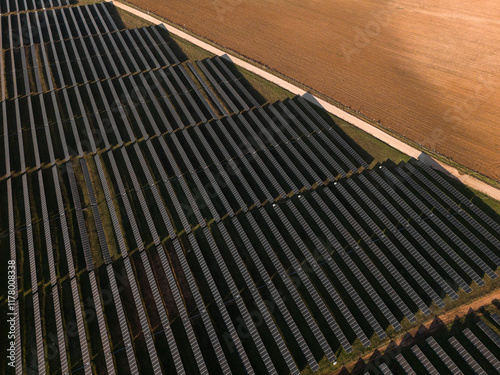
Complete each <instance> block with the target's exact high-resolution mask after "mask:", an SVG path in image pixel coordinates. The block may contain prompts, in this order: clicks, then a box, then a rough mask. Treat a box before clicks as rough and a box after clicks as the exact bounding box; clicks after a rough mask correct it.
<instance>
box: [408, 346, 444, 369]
mask: <svg viewBox="0 0 500 375" xmlns="http://www.w3.org/2000/svg"><path fill="white" fill-rule="evenodd" d="M411 351H412V352H413V354H415V355H416V356H417V358H418V360H419V361H420V363H421V364H422V365H423V366H424V367H425V369H426V370H427V372H428V373H429V374H430V375H439V372H438V370H436V368H435V367H434V365H433V364H432V363H431V362H430V361H429V359H428V358H427V357H426V356H425V354H424V353H423V352H422V351H421V350H420V348H419V347H418V346H417V345H415V346H413V347H412V348H411Z"/></svg>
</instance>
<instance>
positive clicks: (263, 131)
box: [247, 111, 321, 194]
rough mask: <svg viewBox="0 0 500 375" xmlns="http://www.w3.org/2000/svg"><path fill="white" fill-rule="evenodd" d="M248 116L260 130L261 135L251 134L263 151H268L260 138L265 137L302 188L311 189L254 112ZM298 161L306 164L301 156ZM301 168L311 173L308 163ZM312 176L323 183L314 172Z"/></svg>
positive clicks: (253, 132)
mask: <svg viewBox="0 0 500 375" xmlns="http://www.w3.org/2000/svg"><path fill="white" fill-rule="evenodd" d="M248 116H249V117H250V118H251V121H250V122H253V123H254V124H255V126H256V127H257V128H258V129H259V133H258V134H257V133H255V131H254V130H253V129H252V133H251V134H252V136H253V137H254V138H255V140H256V141H257V142H258V144H259V147H260V148H261V149H265V150H268V149H267V146H266V145H265V144H264V142H263V141H262V139H261V138H260V136H261V137H264V139H266V140H267V142H268V143H270V144H272V145H273V147H274V149H275V150H276V151H277V152H278V154H279V156H280V157H281V158H282V159H283V161H284V163H285V164H286V165H287V166H288V167H289V168H291V169H292V172H293V175H294V177H296V178H298V179H299V180H300V183H301V187H305V188H306V189H310V188H311V184H310V183H309V182H308V181H307V179H306V178H305V177H304V175H303V174H302V173H301V172H300V171H299V169H298V168H297V167H296V166H295V164H294V163H293V162H292V160H290V158H289V157H288V155H287V154H286V152H285V151H284V150H283V149H282V147H281V145H280V144H279V143H277V142H276V140H275V139H274V138H273V137H272V135H271V133H269V131H268V130H267V127H266V126H265V125H264V124H263V123H262V122H261V121H260V120H259V119H258V118H257V116H256V115H255V113H254V111H250V112H248ZM247 123H248V122H247ZM248 125H249V127H250V124H249V123H248ZM249 131H250V129H249ZM294 150H295V149H294ZM268 152H269V150H268ZM295 152H296V153H297V151H296V150H295ZM297 154H298V153H297ZM299 156H300V155H299ZM298 159H299V161H304V162H305V160H304V159H303V158H302V157H301V156H300V158H298ZM301 167H302V168H306V169H307V170H308V171H310V166H309V165H308V164H307V163H305V164H302V165H301ZM311 175H312V176H314V177H316V181H321V179H320V178H319V177H318V176H317V175H316V174H315V173H314V172H313V173H312V174H311ZM314 177H313V178H314ZM288 178H290V177H288ZM313 183H314V181H313ZM289 185H290V183H289ZM296 188H297V187H296ZM298 192H299V190H297V191H296V193H297V194H298Z"/></svg>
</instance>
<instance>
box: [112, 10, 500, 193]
mask: <svg viewBox="0 0 500 375" xmlns="http://www.w3.org/2000/svg"><path fill="white" fill-rule="evenodd" d="M105 1H106V2H110V3H113V4H114V5H115V6H116V7H117V8H120V9H123V10H125V11H127V12H129V13H132V14H133V15H136V16H138V17H141V18H143V19H145V20H146V21H149V22H151V23H153V24H155V25H161V26H163V27H165V29H166V30H167V31H168V32H169V33H172V34H174V35H176V36H178V37H180V38H182V39H185V40H187V41H188V42H190V43H192V44H194V45H196V46H198V47H200V48H203V49H204V50H207V51H209V52H211V53H213V54H214V55H217V56H221V57H224V58H226V59H229V60H230V61H231V62H233V63H234V64H235V65H238V66H240V67H242V68H244V69H246V70H248V71H250V72H252V73H254V74H256V75H258V76H260V77H261V78H264V79H266V80H268V81H269V82H271V83H274V84H276V85H278V86H280V87H281V88H284V89H285V90H288V91H290V92H291V93H293V94H295V95H301V96H303V97H304V99H306V100H307V101H309V102H311V103H314V104H316V105H318V106H320V107H322V108H324V109H325V110H326V111H327V112H329V113H331V114H332V115H334V116H336V117H338V118H340V119H342V120H344V121H347V122H348V123H349V124H351V125H353V126H355V127H357V128H359V129H361V130H363V131H364V132H366V133H368V134H370V135H372V136H373V137H375V138H377V139H378V140H379V141H381V142H384V143H386V144H388V145H389V146H391V147H393V148H395V149H396V150H398V151H400V152H402V153H404V154H406V155H409V156H411V157H413V158H415V159H419V160H421V161H423V162H424V163H426V164H427V165H429V166H430V167H432V168H434V169H437V170H440V171H441V172H445V173H447V174H448V175H450V176H452V177H454V178H456V179H458V180H460V181H461V182H462V183H463V184H464V185H467V186H469V187H471V188H474V189H476V190H478V191H480V192H481V193H484V194H486V195H488V196H490V197H492V198H493V199H496V200H498V201H500V190H499V189H497V188H495V187H493V186H491V185H489V184H487V183H486V182H483V181H481V180H479V179H477V178H475V177H473V176H470V175H468V174H464V173H463V172H460V171H459V170H458V169H456V168H454V167H452V166H451V165H448V164H445V163H443V162H441V161H439V160H436V159H434V158H433V157H431V156H430V155H428V154H426V153H425V152H422V151H420V150H418V149H416V148H415V147H412V146H410V145H408V144H406V143H405V142H403V141H400V140H399V139H397V138H395V137H393V136H392V135H390V134H388V133H386V132H385V131H383V130H381V129H379V128H377V127H376V126H374V125H371V124H370V123H368V122H366V121H364V120H362V119H360V118H358V117H356V116H354V115H352V114H350V113H348V112H346V111H344V110H343V109H341V108H339V107H337V106H335V105H333V104H331V103H328V102H326V101H325V100H323V99H320V98H318V97H316V96H314V95H313V94H311V93H309V92H307V91H305V90H304V89H301V88H300V87H298V86H296V85H294V84H292V83H290V82H288V81H285V80H284V79H282V78H279V77H277V76H275V75H274V74H271V73H269V72H266V71H265V70H263V69H261V68H259V67H257V66H255V65H253V64H250V63H248V62H246V61H244V60H242V59H240V58H238V57H236V56H233V55H231V54H229V53H227V52H225V51H223V50H221V49H219V48H217V47H214V46H213V45H211V44H208V43H206V42H204V41H202V40H200V39H198V38H196V37H194V36H193V35H190V34H187V33H185V32H184V31H182V30H180V29H178V28H176V27H174V26H172V25H171V24H167V23H165V22H162V21H161V20H159V19H158V18H156V17H154V16H151V15H150V14H149V13H148V12H147V11H140V10H138V9H136V8H133V7H131V6H129V5H126V4H123V3H121V2H119V1H113V0H105Z"/></svg>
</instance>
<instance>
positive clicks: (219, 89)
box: [196, 61, 240, 113]
mask: <svg viewBox="0 0 500 375" xmlns="http://www.w3.org/2000/svg"><path fill="white" fill-rule="evenodd" d="M196 64H197V65H198V66H199V67H200V69H201V70H202V72H203V74H205V76H206V77H207V78H208V80H209V81H210V83H211V84H212V86H213V87H215V89H216V90H217V92H218V93H219V95H220V96H221V97H222V99H224V101H225V102H226V104H227V105H228V106H229V108H231V111H233V113H239V112H240V111H239V110H238V108H237V107H236V105H235V104H234V103H233V101H232V100H231V99H229V96H227V94H226V92H225V91H224V90H223V89H222V87H220V86H219V84H218V83H217V81H216V80H215V79H214V77H213V76H212V74H211V73H210V72H209V71H208V69H207V68H206V67H205V65H204V63H203V61H196Z"/></svg>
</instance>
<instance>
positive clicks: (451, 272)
mask: <svg viewBox="0 0 500 375" xmlns="http://www.w3.org/2000/svg"><path fill="white" fill-rule="evenodd" d="M370 175H371V176H372V177H373V178H374V179H375V181H376V182H377V183H378V184H379V185H380V186H382V188H383V189H384V190H385V191H387V192H388V194H389V195H390V196H391V197H392V198H393V199H394V200H395V201H396V202H397V204H398V205H399V206H400V207H401V208H403V210H404V211H405V212H406V213H407V215H410V216H411V217H412V219H414V220H415V221H416V222H417V223H418V224H419V226H421V227H422V228H423V229H424V230H425V231H426V232H427V233H428V234H429V235H430V236H431V238H433V239H434V240H436V241H438V239H437V238H436V237H437V234H435V232H434V231H433V230H432V229H431V228H430V227H429V226H428V225H427V224H426V223H425V222H424V221H423V220H421V219H420V216H419V215H418V214H417V213H416V212H415V211H414V210H413V209H412V208H411V207H410V206H409V205H408V204H407V203H406V202H405V201H404V200H403V199H402V198H401V197H400V196H399V195H398V194H397V193H396V192H395V191H394V189H393V188H392V187H389V185H388V184H387V183H386V182H385V181H384V180H383V179H382V178H380V176H378V174H377V173H376V172H375V171H372V172H371V173H370ZM401 224H402V225H404V227H405V228H406V229H407V230H408V232H409V233H410V234H411V235H412V236H414V237H415V239H416V240H417V241H418V242H419V244H420V245H422V247H423V248H424V250H425V251H426V252H427V253H428V254H429V255H430V256H432V258H434V259H435V260H436V262H437V263H438V264H439V265H440V266H441V267H442V268H443V269H444V270H445V271H446V272H447V273H448V275H449V276H450V277H451V278H452V280H454V282H455V283H456V284H458V285H459V286H460V287H462V289H463V290H464V291H465V292H469V293H470V292H471V291H472V289H471V287H470V286H469V285H468V284H467V283H466V282H465V281H464V280H463V279H462V278H461V277H460V276H459V275H458V274H457V273H456V271H455V270H454V269H453V268H452V267H451V266H450V265H449V264H448V263H447V262H446V261H445V260H444V259H443V258H442V257H441V255H439V254H438V253H437V252H436V251H435V250H434V249H433V248H432V246H431V245H429V243H428V242H427V241H426V240H425V239H424V238H423V237H422V236H421V235H420V234H419V233H418V232H417V231H416V230H415V229H414V227H413V226H412V225H410V224H409V223H408V222H407V221H406V220H405V221H403V222H401ZM447 293H448V295H450V296H453V297H455V296H456V297H457V298H458V296H457V295H456V293H455V294H454V295H453V294H450V293H449V292H448V291H447ZM453 297H452V298H453ZM455 299H456V298H455Z"/></svg>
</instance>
